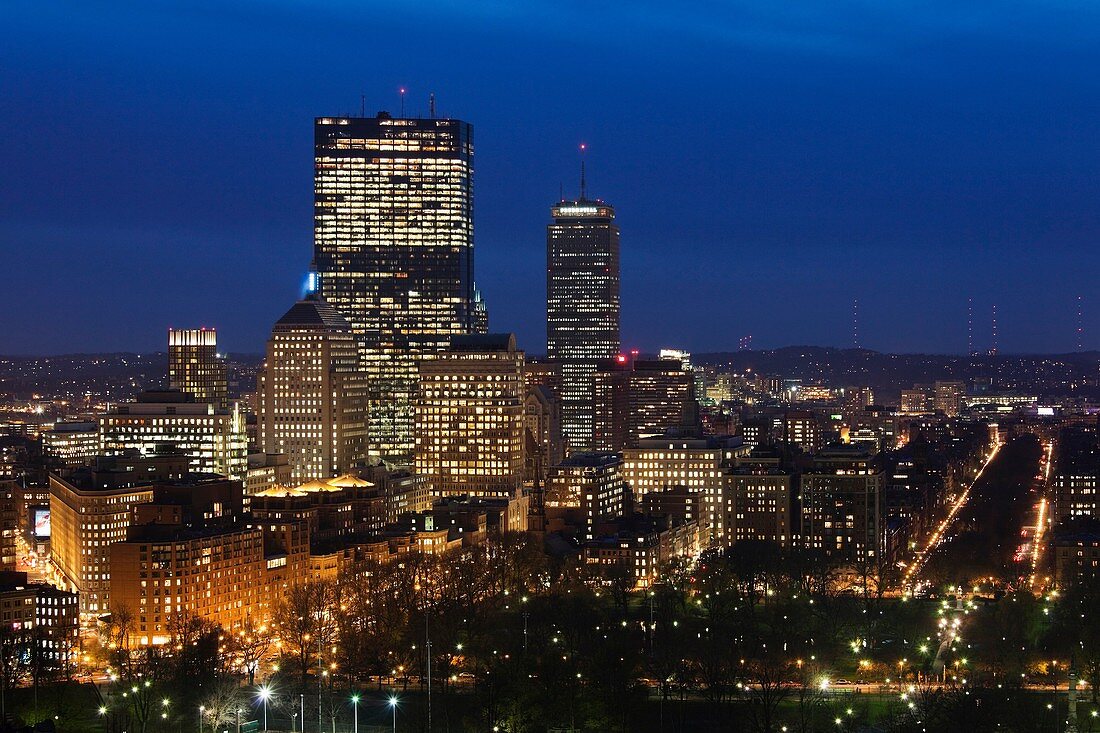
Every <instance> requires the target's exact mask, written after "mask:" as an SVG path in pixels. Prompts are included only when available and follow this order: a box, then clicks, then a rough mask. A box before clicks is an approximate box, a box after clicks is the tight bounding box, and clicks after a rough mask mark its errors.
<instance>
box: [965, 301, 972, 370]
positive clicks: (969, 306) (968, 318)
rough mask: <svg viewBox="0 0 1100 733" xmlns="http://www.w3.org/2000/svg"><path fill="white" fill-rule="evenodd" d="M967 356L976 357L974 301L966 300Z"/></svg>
mask: <svg viewBox="0 0 1100 733" xmlns="http://www.w3.org/2000/svg"><path fill="white" fill-rule="evenodd" d="M966 355H967V356H974V299H973V298H967V299H966Z"/></svg>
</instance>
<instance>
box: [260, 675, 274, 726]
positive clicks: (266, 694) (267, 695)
mask: <svg viewBox="0 0 1100 733" xmlns="http://www.w3.org/2000/svg"><path fill="white" fill-rule="evenodd" d="M258 694H259V696H260V699H261V700H263V703H264V730H265V731H266V730H267V701H268V700H269V699H271V688H270V687H268V686H267V685H260V691H259V693H258Z"/></svg>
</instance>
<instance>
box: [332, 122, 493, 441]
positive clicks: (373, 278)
mask: <svg viewBox="0 0 1100 733" xmlns="http://www.w3.org/2000/svg"><path fill="white" fill-rule="evenodd" d="M314 144H315V158H314V165H315V167H314V267H315V270H316V274H317V276H318V278H319V288H320V293H321V295H322V297H324V299H325V300H326V301H328V302H329V303H330V304H332V306H333V307H334V308H336V310H337V311H338V312H339V313H340V314H341V315H342V316H343V317H344V318H346V319H347V321H348V322H349V323H350V324H351V327H352V330H353V332H354V333H355V336H356V338H357V339H358V341H359V354H360V360H361V363H362V369H363V370H364V371H365V372H366V374H367V375H368V377H369V384H370V388H369V389H370V394H369V399H370V403H369V409H370V416H369V427H368V431H367V432H368V436H369V438H368V439H369V441H370V444H369V452H370V454H371V455H372V456H376V457H384V458H396V459H404V460H408V459H409V458H411V456H412V453H413V445H414V439H413V423H414V419H415V415H414V407H415V397H416V390H417V362H418V361H419V359H420V358H421V357H422V356H425V355H431V354H435V353H436V352H438V351H441V350H442V349H444V348H446V346H447V344H448V343H449V340H450V337H451V336H454V335H458V334H466V333H470V332H471V331H473V330H474V328H475V325H476V324H475V321H476V315H475V312H476V310H477V308H476V306H475V295H474V230H473V157H474V150H473V138H472V128H471V126H470V125H469V124H468V123H466V122H462V121H460V120H455V119H436V118H435V116H434V114H433V115H432V116H431V117H429V118H427V119H395V118H393V117H391V116H390V115H389V114H387V113H385V112H379V113H378V115H377V116H376V117H370V118H366V117H320V118H317V120H316V121H315V126H314Z"/></svg>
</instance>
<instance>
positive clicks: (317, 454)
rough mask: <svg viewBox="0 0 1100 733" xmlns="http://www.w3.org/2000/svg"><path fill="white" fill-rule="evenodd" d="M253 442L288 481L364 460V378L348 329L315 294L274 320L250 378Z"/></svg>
mask: <svg viewBox="0 0 1100 733" xmlns="http://www.w3.org/2000/svg"><path fill="white" fill-rule="evenodd" d="M256 390H257V392H258V393H259V400H260V409H259V415H258V416H257V423H258V424H257V428H258V433H259V435H258V439H259V443H260V446H261V449H262V450H263V451H264V452H265V453H285V454H286V455H287V457H288V458H289V461H290V474H291V480H292V481H293V482H295V483H299V484H300V483H305V482H307V481H309V480H311V479H324V478H331V477H332V476H336V475H338V474H340V473H344V472H346V471H349V470H351V469H352V467H353V466H354V465H355V464H356V463H358V462H361V461H365V460H366V457H367V449H366V439H367V379H366V375H364V374H363V373H362V372H361V371H360V369H359V354H358V345H357V343H356V340H355V336H354V335H353V334H352V330H351V326H350V325H348V322H347V321H346V320H345V319H344V318H343V317H342V316H341V315H340V314H339V313H337V312H336V310H335V309H334V308H333V307H332V306H331V305H329V304H328V303H326V302H325V301H324V300H322V299H321V298H319V297H317V296H316V295H312V296H310V297H308V298H307V299H306V300H300V301H298V302H297V303H295V304H294V306H293V307H292V308H291V309H290V310H288V311H287V312H286V314H285V315H284V316H283V317H282V318H280V319H279V320H278V321H277V322H276V323H275V327H274V328H273V329H272V331H271V338H270V339H269V340H268V342H267V358H266V360H265V361H264V368H263V371H262V372H261V373H260V375H259V378H258V380H257V385H256Z"/></svg>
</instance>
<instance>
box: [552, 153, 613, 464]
mask: <svg viewBox="0 0 1100 733" xmlns="http://www.w3.org/2000/svg"><path fill="white" fill-rule="evenodd" d="M550 212H551V215H552V216H553V217H554V222H553V223H552V224H550V225H549V226H548V227H547V228H546V354H547V357H548V358H549V359H550V360H551V361H553V362H557V363H558V364H559V365H560V367H561V383H560V384H561V387H560V397H561V421H562V431H563V432H564V434H565V437H566V440H567V441H568V442H569V449H570V450H574V451H575V450H592V449H593V447H594V441H593V418H594V415H593V413H594V408H593V384H594V375H595V372H596V367H597V365H598V364H599V363H600V362H603V361H606V360H608V359H612V358H614V357H615V356H616V355H617V354H618V351H619V227H618V226H616V225H615V223H614V219H615V209H614V208H612V206H611V205H610V204H607V203H605V202H602V201H599V200H591V199H589V198H588V197H587V192H586V190H585V184H584V173H583V168H582V172H581V194H580V197H579V198H577V199H576V200H573V201H561V202H559V203H558V204H557V205H556V206H554V207H552V208H551V210H550Z"/></svg>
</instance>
